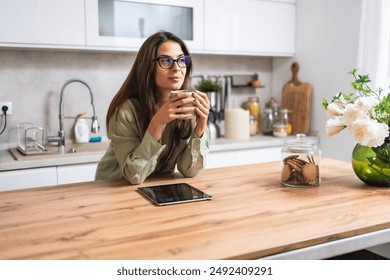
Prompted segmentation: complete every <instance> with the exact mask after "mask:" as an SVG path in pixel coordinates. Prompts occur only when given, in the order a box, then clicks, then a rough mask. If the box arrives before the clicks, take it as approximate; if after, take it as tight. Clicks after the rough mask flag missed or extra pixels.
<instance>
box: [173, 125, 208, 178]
mask: <svg viewBox="0 0 390 280" xmlns="http://www.w3.org/2000/svg"><path fill="white" fill-rule="evenodd" d="M208 133H209V132H208V130H206V132H205V133H203V135H202V137H200V138H199V137H197V136H196V135H195V133H193V134H192V135H191V137H190V139H189V141H188V143H187V144H186V145H187V147H186V148H185V150H184V152H183V153H182V155H181V156H180V157H179V158H178V162H177V170H178V171H179V172H180V173H181V174H182V175H183V176H184V177H195V176H196V174H198V173H199V171H201V170H203V169H204V168H205V166H206V156H207V155H208V153H209V151H210V147H209V135H208ZM183 141H184V140H183Z"/></svg>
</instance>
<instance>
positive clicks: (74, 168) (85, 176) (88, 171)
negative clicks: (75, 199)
mask: <svg viewBox="0 0 390 280" xmlns="http://www.w3.org/2000/svg"><path fill="white" fill-rule="evenodd" d="M97 165H98V164H97V163H86V164H75V165H63V166H57V176H58V184H70V183H78V182H88V181H93V180H95V172H96V167H97Z"/></svg>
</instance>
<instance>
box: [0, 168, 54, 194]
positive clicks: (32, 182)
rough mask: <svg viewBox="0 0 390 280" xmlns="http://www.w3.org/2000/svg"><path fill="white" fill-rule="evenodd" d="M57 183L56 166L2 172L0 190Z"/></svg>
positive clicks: (0, 174) (0, 173)
mask: <svg viewBox="0 0 390 280" xmlns="http://www.w3.org/2000/svg"><path fill="white" fill-rule="evenodd" d="M51 185H57V169H56V167H43V168H32V169H22V170H11V171H2V172H0V191H8V190H16V189H25V188H33V187H43V186H51Z"/></svg>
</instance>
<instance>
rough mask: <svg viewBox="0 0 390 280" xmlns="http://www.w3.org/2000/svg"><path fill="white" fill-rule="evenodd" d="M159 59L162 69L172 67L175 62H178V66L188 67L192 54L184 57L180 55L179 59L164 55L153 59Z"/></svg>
mask: <svg viewBox="0 0 390 280" xmlns="http://www.w3.org/2000/svg"><path fill="white" fill-rule="evenodd" d="M156 60H157V61H158V64H159V65H160V67H161V68H162V69H171V68H172V66H173V63H174V62H176V63H177V66H179V67H180V68H186V67H188V65H190V63H191V56H189V55H185V56H182V57H179V58H178V59H173V58H172V57H169V56H163V57H156V58H155V59H153V61H156Z"/></svg>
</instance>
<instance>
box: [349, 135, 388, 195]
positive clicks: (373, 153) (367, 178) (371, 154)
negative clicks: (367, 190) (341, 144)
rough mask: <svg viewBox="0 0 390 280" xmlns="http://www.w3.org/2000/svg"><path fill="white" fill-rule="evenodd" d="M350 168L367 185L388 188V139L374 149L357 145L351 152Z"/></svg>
mask: <svg viewBox="0 0 390 280" xmlns="http://www.w3.org/2000/svg"><path fill="white" fill-rule="evenodd" d="M352 167H353V171H354V172H355V174H356V175H357V176H358V178H359V179H360V180H361V181H363V182H364V183H366V184H367V185H370V186H378V187H390V138H389V137H388V138H386V140H385V143H384V144H383V145H382V146H379V147H375V148H371V147H367V146H361V145H359V144H357V145H356V146H355V148H354V149H353V151H352Z"/></svg>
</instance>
